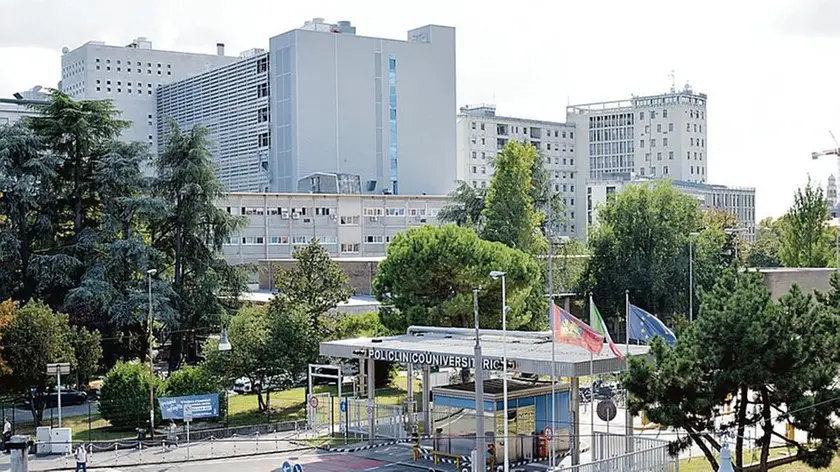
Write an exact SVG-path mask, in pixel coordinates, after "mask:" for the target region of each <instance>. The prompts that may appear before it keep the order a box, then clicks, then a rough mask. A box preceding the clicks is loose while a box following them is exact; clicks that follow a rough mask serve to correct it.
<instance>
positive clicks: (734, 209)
mask: <svg viewBox="0 0 840 472" xmlns="http://www.w3.org/2000/svg"><path fill="white" fill-rule="evenodd" d="M653 182H654V180H652V179H649V178H638V179H634V180H631V181H626V180H618V181H603V180H602V181H590V182H589V183H588V184H587V185H586V199H585V202H586V212H585V215H586V224H587V228H591V227H592V226H594V225H597V224H598V209H599V207H600V206H601V205H604V204H605V203H606V202H607V199H608V198H609V196H610V195H612V194H614V193H618V192H621V191H622V190H623V189H624V188H626V187H627V186H629V185H638V184H650V183H653ZM672 184H673V185H674V188H676V189H677V190H679V191H680V192H682V193H685V194H687V195H690V196H692V197H694V198H696V199H697V201H698V203H699V204H700V208H702V209H704V210H709V209H717V210H722V211H725V212H727V213H730V214H732V215H734V216H735V219H736V222H737V227H738V228H743V230H744V231H743V233H742V234H741V237H743V238H744V239H745V240H746V241H750V242H751V241H753V240H755V227H756V225H755V188H747V187H727V186H725V185H710V184H704V183H698V182H686V181H681V180H673V181H672ZM587 234H588V231H587Z"/></svg>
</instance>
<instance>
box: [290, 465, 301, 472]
mask: <svg viewBox="0 0 840 472" xmlns="http://www.w3.org/2000/svg"><path fill="white" fill-rule="evenodd" d="M292 472H303V466H302V465H300V464H295V466H294V467H292Z"/></svg>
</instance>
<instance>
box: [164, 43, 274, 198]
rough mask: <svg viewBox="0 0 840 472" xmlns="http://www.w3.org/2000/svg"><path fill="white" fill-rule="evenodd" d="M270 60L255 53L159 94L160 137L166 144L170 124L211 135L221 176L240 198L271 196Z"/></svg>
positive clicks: (169, 86)
mask: <svg viewBox="0 0 840 472" xmlns="http://www.w3.org/2000/svg"><path fill="white" fill-rule="evenodd" d="M268 84H269V77H268V54H267V53H266V52H265V51H259V50H255V51H253V53H252V54H251V55H250V56H249V57H245V58H242V59H241V60H239V61H237V62H233V63H230V64H227V65H224V66H221V67H218V68H215V69H213V70H211V71H209V72H204V73H201V74H198V75H195V76H193V77H190V78H187V79H184V80H179V81H177V82H173V83H171V84H166V85H161V86H160V87H159V88H158V89H157V116H159V117H161V118H163V119H161V120H158V122H157V128H156V133H155V134H156V135H157V136H158V141H159V142H162V143H163V142H165V140H166V135H167V133H168V131H169V125H168V123H167V121H166V118H171V119H173V120H175V121H176V122H177V123H178V124H179V125H180V127H181V129H184V130H188V129H191V128H193V127H194V126H196V125H203V126H205V127H207V129H208V131H209V133H210V143H211V146H212V153H213V158H214V160H215V162H216V175H217V176H218V177H219V179H220V180H221V181H222V183H224V184H225V186H226V187H227V188H228V189H229V190H231V191H236V192H267V191H268V190H269V178H268V169H269V162H268V158H269V146H270V129H269V122H268V108H269V87H268Z"/></svg>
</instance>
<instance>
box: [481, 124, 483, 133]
mask: <svg viewBox="0 0 840 472" xmlns="http://www.w3.org/2000/svg"><path fill="white" fill-rule="evenodd" d="M481 131H484V123H481Z"/></svg>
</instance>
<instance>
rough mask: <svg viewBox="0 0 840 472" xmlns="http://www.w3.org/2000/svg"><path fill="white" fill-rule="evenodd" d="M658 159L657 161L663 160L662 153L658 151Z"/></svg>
mask: <svg viewBox="0 0 840 472" xmlns="http://www.w3.org/2000/svg"><path fill="white" fill-rule="evenodd" d="M656 160H657V161H661V160H662V153H661V152H657V153H656Z"/></svg>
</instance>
